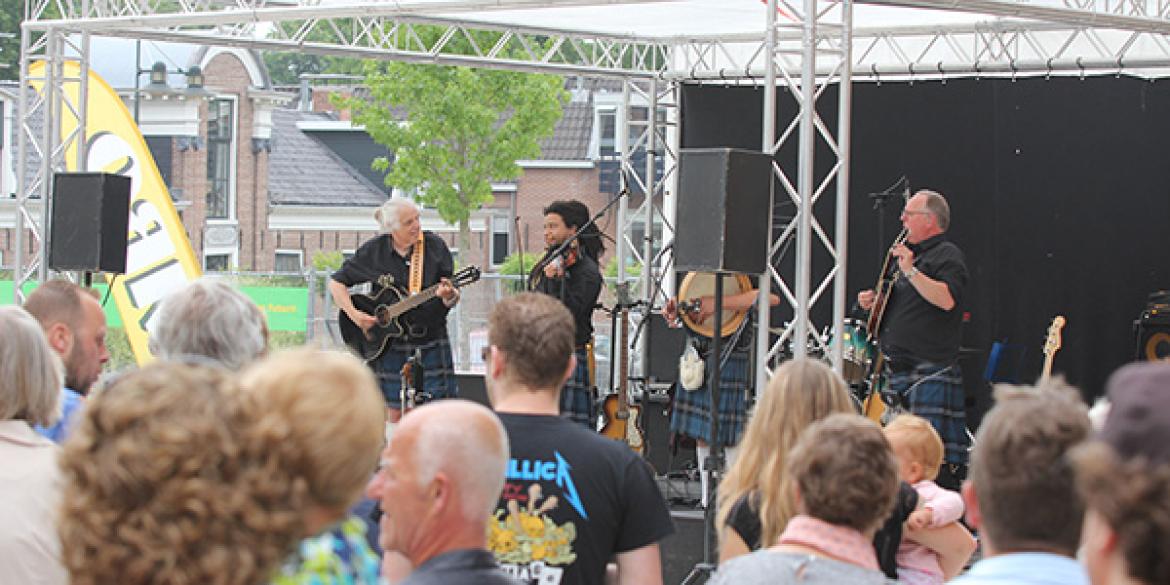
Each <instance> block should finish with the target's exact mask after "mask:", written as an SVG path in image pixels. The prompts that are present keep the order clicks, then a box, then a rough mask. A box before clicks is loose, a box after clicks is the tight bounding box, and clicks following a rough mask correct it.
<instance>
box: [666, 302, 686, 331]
mask: <svg viewBox="0 0 1170 585" xmlns="http://www.w3.org/2000/svg"><path fill="white" fill-rule="evenodd" d="M662 318H663V319H666V325H667V326H668V327H671V328H676V327H682V322H681V321H679V318H678V302H676V301H675V300H674V299H667V301H666V304H665V305H663V307H662Z"/></svg>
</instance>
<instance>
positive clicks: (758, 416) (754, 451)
mask: <svg viewBox="0 0 1170 585" xmlns="http://www.w3.org/2000/svg"><path fill="white" fill-rule="evenodd" d="M851 412H856V409H855V408H854V406H853V401H852V399H850V397H849V390H848V388H847V387H846V385H845V380H843V379H842V378H841V376H840V375H838V374H837V373H836V372H834V371H833V370H832V369H831V368H830V367H829V366H827V365H825V363H824V362H822V361H820V360H813V359H795V360H789V361H786V362H784V363H783V364H780V367H778V368H776V371H775V372H774V373H773V375H772V379H771V380H770V381H769V382H768V386H767V387H766V388H765V389H764V392H763V393H762V394H761V395H760V399H759V402H758V403H757V404H756V406H755V410H754V411H753V413H752V416H751V419H750V420H749V421H748V424H747V429H746V430H745V431H744V436H743V440H741V441H740V444H739V445H740V447H739V455H738V457H737V458H736V460H735V464H734V465H733V466H732V467H731V469H730V470H729V471H728V473H727V476H726V478H725V479H724V481H723V484H722V485H720V487H719V514H718V516H719V521H718V523H717V524H716V525H717V526H723V525H724V522H723V521H724V519H726V518H727V514H728V513H729V512H730V510H731V507H732V505H734V504H735V502H736V501H737V500H739V499H740V498H741V497H742V496H743V495H744V494H748V493H753V492H756V493H760V494H763V495H764V497H761V498H760V500H759V513H760V520H761V539H762V542H763V543H765V546H768V545H769V544H771V543H772V542H773V541H774V540H775V539H776V537H778V536H780V533H781V532H783V531H784V526H785V525H786V524H787V523H788V519H789V518H791V517H792V516H793V515H794V514H795V513H796V509H795V502H794V501H793V492H792V478H791V477H789V476H788V475H787V474H785V473H784V466H785V461H786V460H787V457H788V453H789V451H790V450H791V448H792V446H793V445H795V444H796V440H797V438H799V437H800V433H801V432H802V431H804V429H806V428H807V427H808V425H810V424H812V423H813V422H815V421H818V420H821V419H823V418H825V417H827V416H829V415H831V414H834V413H851Z"/></svg>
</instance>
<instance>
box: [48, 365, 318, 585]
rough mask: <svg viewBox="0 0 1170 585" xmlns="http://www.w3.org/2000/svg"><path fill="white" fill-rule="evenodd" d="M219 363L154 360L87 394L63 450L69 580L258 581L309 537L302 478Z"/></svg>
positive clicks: (129, 583) (82, 583)
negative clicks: (289, 468)
mask: <svg viewBox="0 0 1170 585" xmlns="http://www.w3.org/2000/svg"><path fill="white" fill-rule="evenodd" d="M262 408H264V406H263V405H259V404H257V403H256V402H255V401H254V400H252V399H251V398H249V397H248V396H246V395H245V394H243V393H242V392H240V391H239V390H238V388H237V387H236V386H235V384H234V383H233V382H232V381H231V379H230V378H228V377H227V374H226V373H225V372H223V371H222V370H221V369H219V368H207V367H198V366H190V365H186V364H178V363H168V362H157V363H154V364H151V365H148V366H146V367H144V368H142V369H141V370H137V371H134V372H131V373H128V374H126V375H124V376H122V377H121V378H119V379H117V380H115V381H114V382H113V383H112V384H111V385H110V386H108V387H106V388H105V389H104V390H102V391H101V392H100V393H97V394H96V395H95V396H94V397H92V398H91V399H90V400H89V402H88V404H87V406H86V409H85V411H84V412H85V414H84V416H83V418H82V420H81V422H80V423H79V425H78V427H77V429H76V431H75V433H74V435H73V436H72V437H71V438H70V440H69V441H68V442H66V444H65V446H64V451H63V453H62V457H61V467H62V471H63V475H64V479H65V487H64V492H63V495H62V501H63V507H62V514H61V521H60V524H59V526H60V534H61V543H62V556H63V561H64V564H65V566H66V568H67V569H68V570H69V572H70V575H71V578H72V583H73V584H74V585H99V584H105V583H109V584H111V585H112V584H119V585H138V584H142V585H145V584H152V583H191V584H195V583H200V584H217V585H218V584H223V585H252V584H255V583H264V582H267V580H268V579H269V578H270V576H271V573H272V571H273V570H274V569H275V567H276V566H277V565H278V564H279V562H280V561H281V560H282V559H283V558H284V557H285V556H286V555H287V554H288V552H289V551H291V550H292V549H293V546H294V545H295V543H296V542H297V541H298V540H300V539H301V538H303V537H304V528H303V510H304V504H305V501H306V491H307V490H306V489H305V487H304V485H303V482H298V481H296V478H294V477H292V476H290V475H289V474H288V473H286V472H285V470H284V468H283V466H282V464H281V461H280V460H279V457H278V456H277V455H276V454H277V453H279V451H280V449H281V445H278V444H275V443H273V442H271V441H270V440H267V437H266V435H265V433H257V432H256V428H255V426H256V425H255V420H256V416H257V413H258V412H259V411H260V409H262Z"/></svg>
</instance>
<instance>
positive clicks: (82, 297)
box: [24, 280, 110, 443]
mask: <svg viewBox="0 0 1170 585" xmlns="http://www.w3.org/2000/svg"><path fill="white" fill-rule="evenodd" d="M24 310H26V311H28V312H29V314H31V315H32V316H33V317H36V319H37V321H38V322H40V324H41V329H42V330H43V331H44V332H45V339H47V340H48V342H49V347H52V348H53V351H55V352H57V355H59V356H61V361H62V362H64V364H65V387H64V388H62V389H61V396H60V403H61V417H60V418H59V419H57V422H56V423H54V424H53V425H52V426H49V427H41V426H38V427H37V432H38V433H40V434H41V435H43V436H45V437H46V438H48V439H51V440H53V441H54V442H57V443H60V442H61V441H64V440H65V438H66V437H67V436H68V435H69V431H70V430H71V429H72V427H73V424H74V422H76V420H77V417H78V413H79V412H80V411H81V407H82V405H83V404H84V402H83V400H84V397H85V396H86V395H87V394H89V389H90V387H92V386H93V384H94V382H96V381H97V379H98V376H100V375H101V373H102V367H103V366H104V365H105V363H106V362H107V361H109V359H110V352H109V351H108V350H107V349H106V313H105V311H103V310H102V305H101V303H99V302H98V300H97V294H96V293H95V292H94V291H93V290H92V289H86V288H82V287H80V286H77V285H76V284H73V283H72V282H69V281H67V280H50V281H48V282H46V283H44V284H42V285H41V286H39V287H37V289H36V290H34V291H33V292H32V294H30V295H28V298H27V299H25V302H24Z"/></svg>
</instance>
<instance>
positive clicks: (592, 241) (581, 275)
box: [528, 200, 605, 430]
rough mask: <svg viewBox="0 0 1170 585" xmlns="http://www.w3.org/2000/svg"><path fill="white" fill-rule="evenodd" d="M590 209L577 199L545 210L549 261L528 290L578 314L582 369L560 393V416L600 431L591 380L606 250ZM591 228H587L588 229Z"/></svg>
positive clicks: (578, 368)
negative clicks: (561, 249)
mask: <svg viewBox="0 0 1170 585" xmlns="http://www.w3.org/2000/svg"><path fill="white" fill-rule="evenodd" d="M589 217H590V214H589V208H588V207H586V206H585V204H584V203H581V202H580V201H577V200H569V201H554V202H552V204H550V205H549V206H548V207H546V208H544V243H545V244H546V245H547V246H548V248H547V250H546V251H545V254H544V256H543V257H542V258H541V259H540V261H539V262H537V263H536V266H535V267H534V268H533V269H532V273H531V274H530V275H529V277H528V288H529V290H531V291H534V292H540V293H544V294H546V295H550V296H553V297H556V298H557V299H559V300H560V301H561V303H562V304H564V305H565V307H566V308H568V309H569V313H571V314H572V315H573V323H574V327H575V330H574V331H575V334H574V348H575V350H574V354H575V355H576V356H577V365H576V367H575V368H574V369H573V375H572V376H570V377H569V379H568V380H567V381H566V382H565V387H564V389H563V390H562V391H561V416H566V417H568V418H570V419H572V420H573V421H574V422H578V423H581V424H583V425H585V427H586V428H588V429H589V430H597V428H596V425H597V411H596V404H595V403H596V396H595V395H594V384H593V383H592V381H591V379H592V376H591V375H590V364H592V363H593V356H592V352H593V307H594V305H596V304H597V297H598V296H599V295H600V294H601V270H600V268H598V259H599V258H601V254H602V252H604V251H605V245H604V244H603V243H602V242H601V232H600V231H598V229H597V225H596V224H593V223H590V222H589ZM586 224H588V225H586ZM579 231H580V232H581V235H580V237H579V238H577V240H576V242H574V243H573V244H570V247H569V249H568V250H567V252H566V253H565V254H563V255H560V256H557V257H551V254H553V252H555V251H556V249H557V248H558V247H560V245H561V244H563V243H564V242H565V240H568V239H569V238H570V237H572V236H573V235H574V234H576V233H578V232H579Z"/></svg>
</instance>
